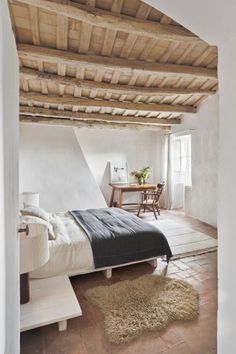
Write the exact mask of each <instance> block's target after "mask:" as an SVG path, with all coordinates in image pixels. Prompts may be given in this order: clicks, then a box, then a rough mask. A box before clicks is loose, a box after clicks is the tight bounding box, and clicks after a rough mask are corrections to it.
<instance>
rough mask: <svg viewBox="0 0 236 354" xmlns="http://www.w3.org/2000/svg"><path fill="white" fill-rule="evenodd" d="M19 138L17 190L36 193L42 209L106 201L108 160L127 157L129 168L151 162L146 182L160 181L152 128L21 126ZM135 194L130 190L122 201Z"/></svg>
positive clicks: (158, 153) (157, 148) (158, 152)
mask: <svg viewBox="0 0 236 354" xmlns="http://www.w3.org/2000/svg"><path fill="white" fill-rule="evenodd" d="M20 142H21V143H20V192H23V191H38V192H39V193H40V205H41V206H42V207H44V208H45V209H46V210H50V211H60V210H68V209H69V210H70V209H80V208H81V209H85V208H96V207H100V206H101V207H103V206H106V203H105V201H104V198H103V195H104V197H105V199H106V201H107V204H109V199H110V195H111V187H110V186H109V183H110V169H109V162H110V161H116V162H119V161H127V162H128V168H129V172H131V171H132V170H135V169H139V168H143V167H144V166H150V168H151V172H152V176H151V178H150V182H154V183H157V182H159V181H160V177H161V135H160V134H158V133H157V132H151V131H138V130H131V129H128V130H124V129H122V130H116V129H115V130H114V129H112V130H111V129H108V128H107V129H96V128H94V129H91V128H81V129H78V128H76V129H74V130H73V128H65V127H55V126H54V127H52V126H51V127H50V126H41V125H32V124H31V125H30V124H22V125H21V127H20ZM129 178H130V181H132V180H133V177H131V176H129ZM99 187H100V188H99ZM101 191H102V193H103V194H102V193H101ZM139 198H140V195H139V194H137V193H134V194H133V195H132V194H131V193H129V194H126V195H124V202H131V201H138V200H139Z"/></svg>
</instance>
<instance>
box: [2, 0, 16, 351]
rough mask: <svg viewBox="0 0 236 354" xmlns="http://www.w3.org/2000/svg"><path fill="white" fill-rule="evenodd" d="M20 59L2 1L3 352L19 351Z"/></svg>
mask: <svg viewBox="0 0 236 354" xmlns="http://www.w3.org/2000/svg"><path fill="white" fill-rule="evenodd" d="M18 90H19V81H18V61H17V52H16V46H15V40H14V37H13V33H12V30H11V24H10V18H9V13H8V8H7V1H5V0H4V1H1V2H0V353H1V354H3V353H4V354H18V353H19V352H20V349H19V345H20V341H19V334H20V333H19V301H20V300H19V267H18V238H17V215H18V125H19V124H18V117H19V114H18V102H19V99H18Z"/></svg>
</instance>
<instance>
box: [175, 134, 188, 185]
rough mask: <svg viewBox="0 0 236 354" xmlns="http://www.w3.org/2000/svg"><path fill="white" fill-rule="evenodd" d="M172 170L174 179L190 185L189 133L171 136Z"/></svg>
mask: <svg viewBox="0 0 236 354" xmlns="http://www.w3.org/2000/svg"><path fill="white" fill-rule="evenodd" d="M172 171H173V173H174V175H175V180H176V182H178V183H183V184H184V185H185V186H191V185H192V178H191V135H183V136H178V137H175V138H173V142H172Z"/></svg>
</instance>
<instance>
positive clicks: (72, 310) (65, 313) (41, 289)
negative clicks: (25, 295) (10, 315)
mask: <svg viewBox="0 0 236 354" xmlns="http://www.w3.org/2000/svg"><path fill="white" fill-rule="evenodd" d="M30 290H31V299H30V302H28V303H27V304H24V305H21V308H20V312H21V315H20V330H21V332H23V331H27V330H30V329H33V328H37V327H41V326H46V325H48V324H51V323H58V329H59V331H65V330H66V328H67V320H68V319H70V318H74V317H77V316H81V315H82V311H81V308H80V305H79V302H78V300H77V298H76V295H75V293H74V290H73V288H72V285H71V283H70V280H69V278H68V276H67V275H62V276H58V277H52V278H45V279H31V280H30Z"/></svg>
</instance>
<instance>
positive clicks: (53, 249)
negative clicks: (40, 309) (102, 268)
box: [30, 212, 95, 278]
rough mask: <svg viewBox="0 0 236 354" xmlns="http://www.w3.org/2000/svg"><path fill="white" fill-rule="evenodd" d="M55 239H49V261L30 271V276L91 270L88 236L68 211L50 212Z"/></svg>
mask: <svg viewBox="0 0 236 354" xmlns="http://www.w3.org/2000/svg"><path fill="white" fill-rule="evenodd" d="M50 219H51V220H50V221H51V222H52V223H53V225H54V229H53V230H54V233H55V235H56V239H55V240H49V241H48V242H49V253H50V257H49V261H48V262H47V263H46V264H45V265H44V266H42V267H41V268H39V269H37V270H35V271H33V272H31V273H30V277H31V278H48V277H53V276H56V275H62V274H67V275H73V274H83V273H87V272H90V271H93V270H94V269H95V268H94V261H93V253H92V248H91V245H90V242H89V240H88V237H87V236H86V234H85V232H84V231H83V229H82V228H81V227H80V226H79V225H78V224H77V223H76V222H75V221H74V218H73V217H72V216H71V214H70V213H69V212H63V213H56V214H50Z"/></svg>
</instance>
